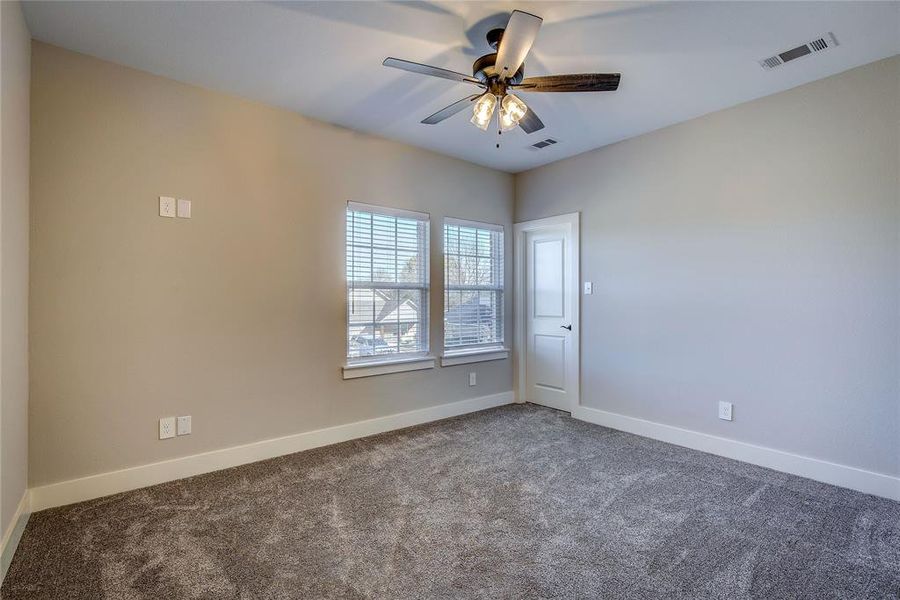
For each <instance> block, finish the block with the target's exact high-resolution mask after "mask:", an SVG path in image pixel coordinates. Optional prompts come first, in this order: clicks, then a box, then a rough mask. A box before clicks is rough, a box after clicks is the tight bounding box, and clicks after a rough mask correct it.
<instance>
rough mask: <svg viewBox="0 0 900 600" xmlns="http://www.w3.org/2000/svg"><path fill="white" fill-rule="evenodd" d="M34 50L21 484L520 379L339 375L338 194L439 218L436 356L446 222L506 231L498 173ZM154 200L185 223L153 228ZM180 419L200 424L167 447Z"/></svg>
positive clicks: (507, 373)
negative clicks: (25, 470)
mask: <svg viewBox="0 0 900 600" xmlns="http://www.w3.org/2000/svg"><path fill="white" fill-rule="evenodd" d="M32 60H33V71H32V76H33V88H32V90H33V91H32V102H33V104H32V109H33V110H32V115H33V120H32V165H33V176H32V215H33V216H32V256H31V269H32V271H31V278H32V279H31V286H32V287H31V291H32V296H31V298H32V301H31V314H32V320H31V344H32V362H31V430H30V435H31V469H30V481H31V484H32V485H41V484H47V483H51V482H56V481H61V480H66V479H70V478H74V477H79V476H84V475H88V474H92V473H99V472H105V471H109V470H113V469H118V468H122V467H127V466H131V465H139V464H144V463H148V462H152V461H158V460H161V459H166V458H172V457H177V456H184V455H189V454H194V453H197V452H202V451H206V450H212V449H216V448H223V447H228V446H233V445H237V444H242V443H247V442H251V441H256V440H261V439H267V438H272V437H277V436H283V435H288V434H293V433H298V432H302V431H308V430H313V429H317V428H321V427H326V426H331V425H337V424H341V423H348V422H353V421H358V420H361V419H367V418H371V417H376V416H381V415H387V414H392V413H396V412H401V411H406V410H411V409H416V408H422V407H427V406H431V405H437V404H442V403H446V402H450V401H454V400H460V399H464V398H471V397H476V396H483V395H488V394H493V393H497V392H503V391H508V390H510V389H511V388H512V372H511V365H510V361H508V360H504V361H497V362H491V363H481V364H477V365H464V366H457V367H450V368H435V369H433V370H429V371H418V372H412V373H403V374H394V375H386V376H379V377H371V378H366V379H358V380H352V381H343V380H342V379H341V371H340V367H341V365H342V363H343V360H344V351H345V350H344V349H345V342H344V326H345V325H344V324H345V283H344V279H343V257H344V248H343V243H344V235H343V225H344V210H345V203H346V202H347V201H348V200H356V201H362V202H369V203H375V204H384V205H390V206H396V207H401V208H409V209H414V210H420V211H426V212H429V213H431V215H432V219H433V220H432V261H431V264H432V267H431V279H432V295H431V300H432V307H433V308H432V313H431V314H432V319H433V321H432V322H433V326H432V330H431V334H432V347H433V348H439V347H440V343H441V337H440V335H441V328H440V318H439V316H440V307H441V306H442V282H443V274H442V271H441V269H442V261H441V259H440V248H441V245H440V239H441V238H440V233H441V231H440V222H441V221H440V219H441V218H442V217H443V216H445V215H450V216H455V217H461V218H468V219H476V220H483V221H490V222H496V223H502V224H504V225H506V226H509V225H510V223H511V220H512V212H513V185H512V184H513V182H512V179H513V178H512V176H511V175H507V174H502V173H498V172H494V171H491V170H489V169H484V168H481V167H477V166H474V165H471V164H468V163H465V162H461V161H458V160H455V159H450V158H446V157H442V156H439V155H436V154H432V153H430V152H426V151H423V150H419V149H415V148H412V147H409V146H404V145H401V144H396V143H392V142H388V141H384V140H380V139H376V138H373V137H369V136H366V135H361V134H358V133H354V132H352V131H348V130H344V129H340V128H338V127H334V126H331V125H326V124H323V123H320V122H316V121H313V120H310V119H306V118H304V117H301V116H298V115H296V114H294V113H291V112H288V111H285V110H280V109H275V108H271V107H267V106H264V105H261V104H257V103H253V102H249V101H245V100H241V99H238V98H234V97H230V96H226V95H223V94H219V93H215V92H212V91H208V90H205V89H201V88H197V87H192V86H188V85H183V84H181V83H177V82H174V81H171V80H168V79H164V78H160V77H155V76H152V75H149V74H147V73H142V72H139V71H135V70H132V69H128V68H124V67H121V66H117V65H113V64H110V63H106V62H102V61H99V60H96V59H93V58H88V57H85V56H82V55H78V54H74V53H72V52H68V51H65V50H62V49H59V48H55V47H52V46H48V45H45V44H41V43H35V44H34V49H33V59H32ZM160 195H169V196H177V197H184V198H187V199H190V200H192V201H193V218H192V219H191V220H181V219H177V220H173V219H164V218H160V217H159V216H157V210H158V207H157V197H158V196H160ZM509 237H511V236H507V238H508V239H509ZM508 267H509V265H508ZM508 300H509V299H508ZM507 306H508V307H510V306H511V303H510V302H507ZM508 312H509V311H508ZM507 330H511V328H510V327H507ZM469 371H477V372H478V386H476V387H471V388H470V387H469V386H468V376H467V373H468V372H469ZM182 414H190V415H192V416H193V429H194V432H193V434H192V435H190V436H186V437H180V438H176V439H172V440H165V441H159V440H158V439H157V419H158V418H159V417H161V416H169V415H182Z"/></svg>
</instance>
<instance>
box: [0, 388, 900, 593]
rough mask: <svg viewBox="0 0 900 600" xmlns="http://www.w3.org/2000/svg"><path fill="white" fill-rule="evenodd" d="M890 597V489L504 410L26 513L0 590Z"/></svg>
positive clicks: (532, 411)
mask: <svg viewBox="0 0 900 600" xmlns="http://www.w3.org/2000/svg"><path fill="white" fill-rule="evenodd" d="M898 590H900V504H897V503H894V502H890V501H887V500H882V499H879V498H875V497H872V496H866V495H863V494H859V493H855V492H850V491H847V490H844V489H840V488H835V487H831V486H827V485H824V484H819V483H815V482H812V481H809V480H805V479H801V478H798V477H791V476H787V475H784V474H780V473H776V472H774V471H769V470H766V469H762V468H758V467H753V466H750V465H746V464H743V463H739V462H735V461H730V460H726V459H722V458H718V457H715V456H710V455H707V454H702V453H699V452H695V451H692V450H686V449H683V448H678V447H676V446H670V445H667V444H663V443H659V442H655V441H652V440H648V439H644V438H640V437H636V436H632V435H628V434H625V433H620V432H617V431H613V430H610V429H605V428H603V427H598V426H595V425H590V424H586V423H582V422H579V421H575V420H573V419H570V418H569V417H568V416H567V415H565V414H564V413H559V412H556V411H552V410H549V409H544V408H539V407H535V406H531V405H525V406H519V405H514V406H508V407H501V408H498V409H493V410H489V411H485V412H481V413H476V414H473V415H467V416H464V417H458V418H455V419H450V420H446V421H441V422H438V423H433V424H429V425H424V426H420V427H414V428H411V429H406V430H403V431H399V432H394V433H390V434H384V435H380V436H375V437H371V438H367V439H364V440H358V441H353V442H347V443H344V444H339V445H335V446H331V447H328V448H321V449H317V450H311V451H308V452H302V453H299V454H294V455H291V456H286V457H282V458H277V459H273V460H269V461H265V462H260V463H256V464H253V465H247V466H244V467H238V468H235V469H230V470H227V471H220V472H218V473H212V474H209V475H203V476H199V477H194V478H191V479H186V480H182V481H177V482H173V483H167V484H163V485H158V486H155V487H151V488H146V489H142V490H137V491H134V492H128V493H124V494H119V495H116V496H111V497H108V498H103V499H99V500H93V501H90V502H84V503H81V504H75V505H72V506H67V507H63V508H57V509H52V510H47V511H43V512H40V513H37V514H34V515H32V517H31V520H30V522H29V524H28V527H27V529H26V531H25V534H24V536H23V538H22V542H21V544H20V546H19V549H18V551H17V552H16V555H15V558H14V560H13V563H12V565H11V567H10V571H9V574H8V575H7V578H6V581H5V583H4V585H3V589H2V596H3V599H4V600H36V599H38V598H42V599H43V598H54V599H57V598H65V599H68V600H77V599H91V600H99V599H117V600H120V599H138V598H140V599H150V598H152V599H180V598H192V599H201V598H202V599H210V600H211V599H236V600H250V599H263V598H265V599H287V598H291V599H294V598H348V599H350V598H352V599H358V598H640V599H652V598H667V599H671V598H685V599H687V598H690V599H704V598H728V599H734V598H815V599H818V600H821V599H825V598H897V597H898Z"/></svg>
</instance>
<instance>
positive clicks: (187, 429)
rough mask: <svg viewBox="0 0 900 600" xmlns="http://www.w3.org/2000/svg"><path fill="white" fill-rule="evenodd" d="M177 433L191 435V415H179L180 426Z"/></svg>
mask: <svg viewBox="0 0 900 600" xmlns="http://www.w3.org/2000/svg"><path fill="white" fill-rule="evenodd" d="M176 433H177V434H178V435H190V433H191V416H190V415H188V416H186V417H178V426H177V431H176Z"/></svg>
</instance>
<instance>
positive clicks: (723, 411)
mask: <svg viewBox="0 0 900 600" xmlns="http://www.w3.org/2000/svg"><path fill="white" fill-rule="evenodd" d="M731 411H732V406H731V402H719V418H720V419H722V420H723V421H731V420H732V412H731Z"/></svg>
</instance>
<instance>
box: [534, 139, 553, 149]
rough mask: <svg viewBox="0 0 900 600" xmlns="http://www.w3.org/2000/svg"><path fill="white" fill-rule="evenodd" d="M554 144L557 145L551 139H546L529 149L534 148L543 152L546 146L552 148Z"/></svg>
mask: <svg viewBox="0 0 900 600" xmlns="http://www.w3.org/2000/svg"><path fill="white" fill-rule="evenodd" d="M555 143H557V142H556V140H554V139H553V138H547V139H546V140H541V141H540V142H538V143H536V144H532V145H531V147H532V148H536V149H538V150H543V149H544V148H546V147H547V146H552V145H553V144H555Z"/></svg>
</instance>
